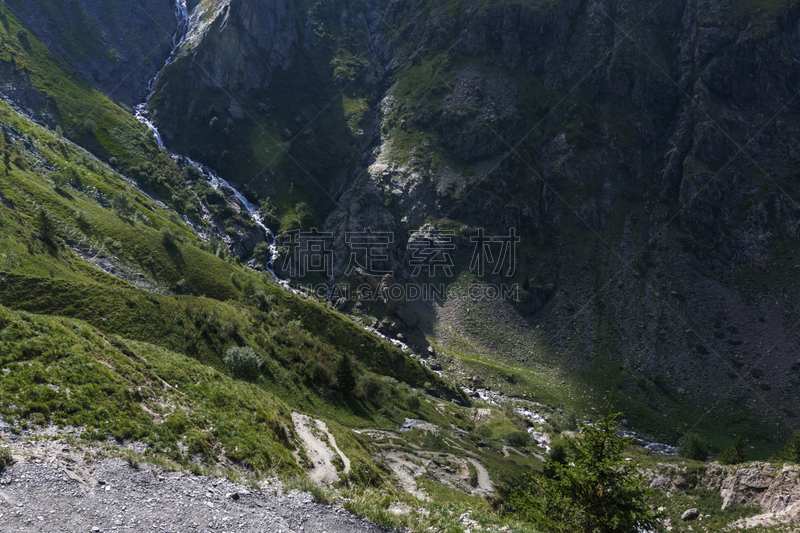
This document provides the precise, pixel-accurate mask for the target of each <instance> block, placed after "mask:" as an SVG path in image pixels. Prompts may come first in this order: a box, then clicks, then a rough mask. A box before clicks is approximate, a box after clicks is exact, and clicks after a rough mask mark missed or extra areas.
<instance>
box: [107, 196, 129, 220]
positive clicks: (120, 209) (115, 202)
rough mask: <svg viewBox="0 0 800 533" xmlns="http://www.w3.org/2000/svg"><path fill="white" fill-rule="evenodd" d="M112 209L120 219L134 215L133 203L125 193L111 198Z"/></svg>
mask: <svg viewBox="0 0 800 533" xmlns="http://www.w3.org/2000/svg"><path fill="white" fill-rule="evenodd" d="M111 209H113V210H114V212H115V213H116V214H117V216H119V217H120V218H129V217H130V216H131V215H132V214H133V203H132V202H131V199H130V197H128V195H127V194H125V193H124V192H118V193H114V196H112V197H111Z"/></svg>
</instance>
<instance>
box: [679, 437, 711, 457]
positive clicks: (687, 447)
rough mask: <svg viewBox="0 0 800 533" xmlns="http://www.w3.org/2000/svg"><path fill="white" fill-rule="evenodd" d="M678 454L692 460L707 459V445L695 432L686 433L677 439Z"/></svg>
mask: <svg viewBox="0 0 800 533" xmlns="http://www.w3.org/2000/svg"><path fill="white" fill-rule="evenodd" d="M678 455H680V456H681V457H686V458H687V459H692V460H694V461H705V460H706V459H708V447H707V446H706V443H705V441H704V440H703V438H702V437H700V435H698V434H697V433H687V434H686V435H684V436H683V437H681V440H679V441H678Z"/></svg>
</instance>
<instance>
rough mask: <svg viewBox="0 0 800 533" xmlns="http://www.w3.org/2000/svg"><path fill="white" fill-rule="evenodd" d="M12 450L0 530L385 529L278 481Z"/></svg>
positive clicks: (0, 491)
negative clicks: (243, 481) (251, 481)
mask: <svg viewBox="0 0 800 533" xmlns="http://www.w3.org/2000/svg"><path fill="white" fill-rule="evenodd" d="M13 453H14V455H15V458H16V461H15V462H14V463H13V464H12V465H10V466H9V467H7V468H6V469H5V470H4V471H3V472H2V473H0V531H23V532H31V533H33V532H37V533H38V532H42V531H53V532H55V531H98V532H111V531H114V532H121V531H131V532H133V531H135V532H144V531H148V532H149V531H160V532H171V533H184V532H191V531H237V532H246V533H255V532H263V531H269V532H271V533H272V532H274V533H300V532H303V533H305V532H309V531H320V532H321V531H326V532H327V533H360V532H367V533H378V532H382V531H386V530H384V529H382V528H380V527H378V526H376V525H375V524H373V523H371V522H369V521H366V520H363V519H359V518H358V517H356V516H354V515H352V514H350V513H348V512H347V511H345V510H344V509H342V508H339V507H334V506H328V505H320V504H317V503H314V501H313V500H312V498H311V495H309V494H307V493H302V492H298V491H296V490H293V491H291V492H289V493H288V494H285V495H282V494H281V493H282V487H281V486H280V484H278V483H277V482H276V484H272V485H264V486H262V490H258V489H254V488H251V487H245V486H243V485H239V484H236V483H232V482H230V481H228V480H227V479H222V478H212V477H205V476H195V475H192V474H190V473H187V472H165V471H163V470H160V469H158V468H156V467H154V466H152V465H150V464H147V463H142V466H141V467H140V468H138V469H137V468H133V467H131V466H130V465H129V464H128V463H127V462H125V461H123V460H122V459H119V458H97V459H94V458H91V459H86V458H85V457H86V456H85V455H84V450H81V449H73V448H71V447H68V446H66V445H64V444H57V443H53V442H49V443H24V444H15V445H14V451H13Z"/></svg>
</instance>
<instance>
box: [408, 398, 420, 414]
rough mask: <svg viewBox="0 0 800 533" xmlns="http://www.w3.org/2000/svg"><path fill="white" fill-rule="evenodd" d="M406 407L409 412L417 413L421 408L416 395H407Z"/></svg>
mask: <svg viewBox="0 0 800 533" xmlns="http://www.w3.org/2000/svg"><path fill="white" fill-rule="evenodd" d="M406 407H408V410H409V411H419V410H420V407H422V402H421V401H420V399H419V396H417V395H416V394H411V395H409V396H408V398H406Z"/></svg>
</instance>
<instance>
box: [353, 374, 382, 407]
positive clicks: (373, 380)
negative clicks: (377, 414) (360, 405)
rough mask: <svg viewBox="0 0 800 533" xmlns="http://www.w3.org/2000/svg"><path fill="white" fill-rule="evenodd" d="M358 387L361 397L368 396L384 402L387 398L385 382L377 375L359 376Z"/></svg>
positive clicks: (374, 400)
mask: <svg viewBox="0 0 800 533" xmlns="http://www.w3.org/2000/svg"><path fill="white" fill-rule="evenodd" d="M356 388H357V390H358V395H359V396H360V397H361V398H366V399H367V400H370V401H373V402H375V403H383V402H384V401H385V400H386V398H385V397H384V391H383V383H382V382H381V380H380V379H378V378H377V377H375V376H371V375H363V376H361V377H360V378H358V385H357V386H356Z"/></svg>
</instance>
